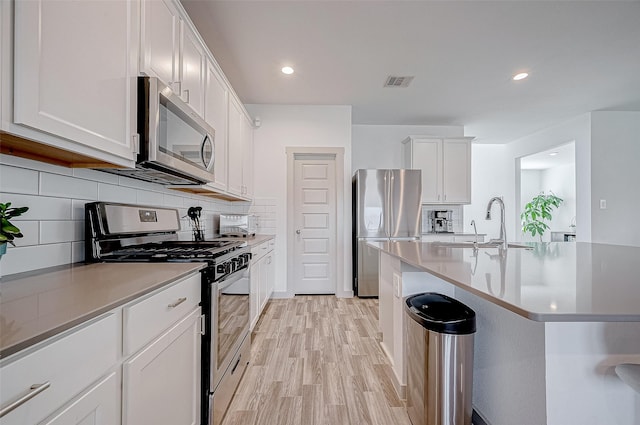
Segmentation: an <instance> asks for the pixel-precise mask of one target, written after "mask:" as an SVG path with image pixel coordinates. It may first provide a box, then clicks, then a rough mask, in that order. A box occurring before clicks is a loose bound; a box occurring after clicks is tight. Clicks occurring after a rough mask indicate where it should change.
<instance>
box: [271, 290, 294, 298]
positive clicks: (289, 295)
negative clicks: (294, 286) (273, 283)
mask: <svg viewBox="0 0 640 425" xmlns="http://www.w3.org/2000/svg"><path fill="white" fill-rule="evenodd" d="M293 297H294V294H292V293H291V292H289V291H273V292H272V293H271V298H279V299H281V298H293Z"/></svg>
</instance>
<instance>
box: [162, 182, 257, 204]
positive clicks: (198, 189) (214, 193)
mask: <svg viewBox="0 0 640 425" xmlns="http://www.w3.org/2000/svg"><path fill="white" fill-rule="evenodd" d="M167 188H169V189H173V190H179V191H181V192H186V193H191V194H194V195H200V196H208V197H210V198H216V199H222V200H224V201H231V202H249V201H250V200H249V199H246V198H240V197H238V196H235V195H232V194H230V193H226V192H220V191H218V190H216V189H214V188H212V187H209V186H206V185H171V186H167Z"/></svg>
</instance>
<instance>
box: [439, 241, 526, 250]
mask: <svg viewBox="0 0 640 425" xmlns="http://www.w3.org/2000/svg"><path fill="white" fill-rule="evenodd" d="M433 245H436V246H442V247H447V248H473V247H474V243H473V242H433ZM500 245H501V243H500V242H478V244H477V247H478V248H498V247H500ZM508 247H509V248H521V249H533V247H532V246H530V245H523V244H518V243H512V242H510V243H509V244H508Z"/></svg>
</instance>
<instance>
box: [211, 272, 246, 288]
mask: <svg viewBox="0 0 640 425" xmlns="http://www.w3.org/2000/svg"><path fill="white" fill-rule="evenodd" d="M248 268H249V266H244V267H242V268H239V269H238V270H236V271H235V272H233V274H230V275H229V276H227V277H225V278H223V279H222V280H220V281H218V291H222V290H224V289H226V288H228V287H229V286H231V285H233V284H234V283H236V282H237V281H239V280H240V279H241V278H242V275H243V273H240V272H241V271H243V270H246V269H248Z"/></svg>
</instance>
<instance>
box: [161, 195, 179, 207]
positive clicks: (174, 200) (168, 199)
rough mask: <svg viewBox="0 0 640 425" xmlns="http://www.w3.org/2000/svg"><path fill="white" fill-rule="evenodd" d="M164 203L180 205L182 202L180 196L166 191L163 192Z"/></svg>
mask: <svg viewBox="0 0 640 425" xmlns="http://www.w3.org/2000/svg"><path fill="white" fill-rule="evenodd" d="M164 205H165V206H167V207H173V208H175V207H182V206H184V203H183V201H182V197H180V196H175V195H169V194H168V193H165V194H164Z"/></svg>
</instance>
